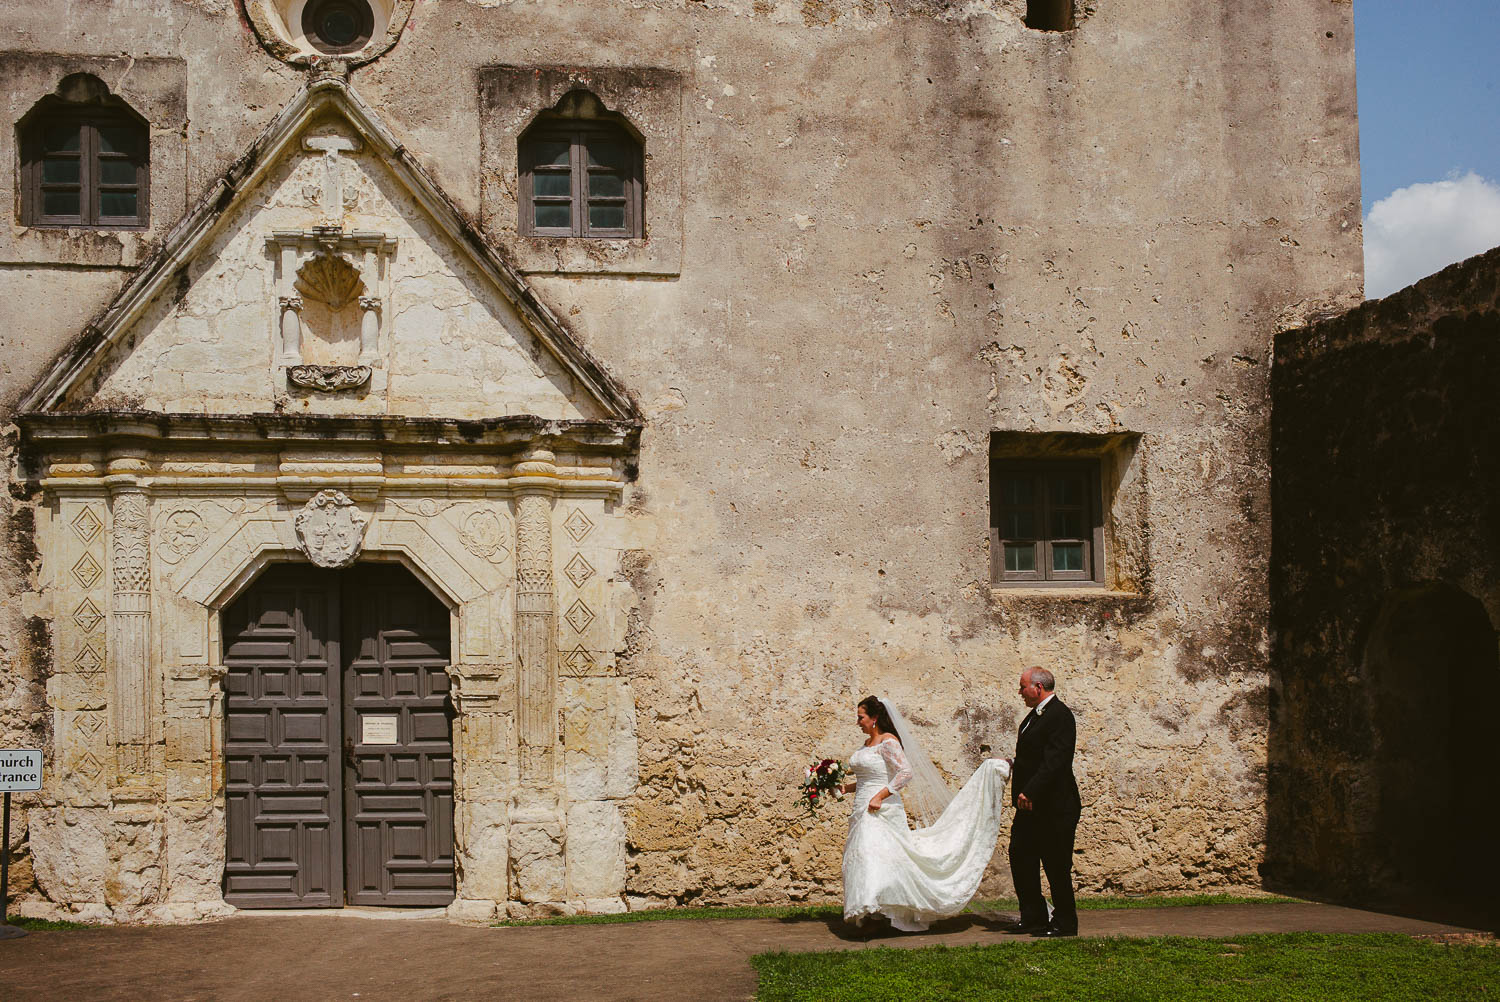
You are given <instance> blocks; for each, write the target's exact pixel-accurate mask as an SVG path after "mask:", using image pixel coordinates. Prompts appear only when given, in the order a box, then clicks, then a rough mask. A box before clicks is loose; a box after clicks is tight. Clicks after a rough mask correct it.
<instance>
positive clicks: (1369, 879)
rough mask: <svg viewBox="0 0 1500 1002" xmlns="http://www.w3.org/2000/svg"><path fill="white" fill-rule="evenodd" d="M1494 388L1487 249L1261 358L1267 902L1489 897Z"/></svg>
mask: <svg viewBox="0 0 1500 1002" xmlns="http://www.w3.org/2000/svg"><path fill="white" fill-rule="evenodd" d="M1497 372H1500V250H1494V251H1490V252H1489V253H1487V254H1483V255H1480V256H1478V257H1475V258H1471V259H1470V260H1468V261H1465V262H1463V263H1461V264H1456V265H1453V266H1452V267H1450V268H1447V269H1445V270H1443V271H1442V272H1439V273H1438V274H1436V275H1433V276H1430V277H1428V278H1425V279H1423V280H1422V281H1420V282H1418V283H1416V284H1415V285H1413V286H1411V287H1410V288H1407V289H1404V290H1402V291H1401V292H1398V293H1395V294H1393V295H1391V296H1388V297H1386V298H1385V299H1382V300H1380V301H1378V302H1367V303H1365V304H1364V305H1363V306H1361V307H1359V308H1358V309H1356V310H1352V311H1350V312H1348V313H1346V314H1344V315H1342V316H1338V317H1333V318H1329V319H1326V320H1322V321H1319V322H1317V323H1314V324H1310V325H1309V326H1307V327H1304V328H1300V329H1297V330H1292V331H1287V332H1285V333H1283V334H1281V335H1280V336H1279V337H1278V338H1277V339H1276V366H1275V369H1274V378H1273V381H1272V403H1273V407H1274V411H1273V416H1274V433H1273V437H1272V441H1273V460H1274V467H1273V468H1274V470H1275V471H1276V473H1275V477H1274V481H1273V499H1274V503H1275V506H1276V507H1275V511H1276V516H1275V520H1274V529H1275V538H1276V549H1275V559H1274V562H1273V565H1272V575H1273V576H1272V582H1273V590H1272V594H1273V597H1274V603H1273V606H1272V615H1273V624H1274V627H1275V646H1274V648H1273V652H1274V668H1275V685H1274V688H1273V704H1272V705H1273V710H1274V712H1273V715H1272V718H1271V732H1270V748H1269V757H1270V768H1271V774H1270V780H1271V782H1270V789H1269V810H1268V817H1269V832H1268V837H1267V847H1266V849H1267V857H1268V858H1267V869H1268V871H1269V873H1270V874H1271V876H1272V877H1273V878H1274V879H1275V880H1277V881H1279V882H1280V883H1281V884H1283V885H1284V886H1288V887H1295V888H1299V889H1302V890H1311V891H1313V892H1316V893H1319V894H1323V895H1330V896H1335V897H1341V898H1352V899H1355V900H1364V901H1369V900H1380V899H1389V898H1392V897H1401V898H1404V899H1405V900H1406V901H1407V902H1408V903H1409V902H1410V901H1411V900H1413V898H1414V897H1416V898H1417V899H1419V900H1422V899H1439V900H1443V901H1445V902H1447V905H1448V907H1450V908H1451V907H1454V906H1455V905H1457V904H1459V903H1462V902H1472V903H1474V904H1476V905H1479V906H1481V907H1483V908H1486V909H1492V908H1493V902H1494V901H1495V895H1496V894H1497V892H1500V872H1497V868H1496V865H1495V862H1494V853H1493V852H1492V851H1491V846H1492V845H1493V836H1494V831H1495V826H1496V823H1497V821H1500V818H1497V817H1496V806H1495V805H1496V804H1497V802H1500V798H1497V796H1496V794H1497V793H1500V790H1497V788H1496V785H1495V784H1496V780H1495V775H1494V769H1493V768H1492V766H1491V765H1490V763H1492V762H1493V758H1494V755H1493V745H1492V741H1491V739H1490V737H1489V735H1490V733H1491V724H1490V711H1491V708H1492V707H1493V706H1494V705H1495V701H1496V700H1497V699H1500V655H1497V646H1496V632H1495V628H1496V624H1500V568H1497V566H1496V560H1497V553H1500V548H1497V546H1496V545H1495V544H1496V543H1497V538H1496V525H1497V521H1496V515H1497V510H1496V500H1495V492H1494V484H1495V483H1496V482H1497V480H1500V469H1497V462H1496V453H1495V449H1494V441H1495V436H1496V435H1497V434H1500V427H1497V419H1496V417H1495V413H1494V408H1493V407H1492V405H1491V400H1492V399H1493V393H1492V390H1491V389H1490V388H1491V387H1492V386H1493V384H1494V380H1495V378H1496V375H1497ZM1433 845H1442V846H1444V847H1445V850H1444V852H1443V853H1442V858H1441V859H1439V860H1430V861H1429V862H1428V863H1427V864H1425V865H1424V864H1422V863H1421V862H1419V860H1420V857H1421V855H1422V854H1423V852H1424V851H1425V849H1426V848H1428V847H1431V846H1433Z"/></svg>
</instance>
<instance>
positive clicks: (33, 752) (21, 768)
mask: <svg viewBox="0 0 1500 1002" xmlns="http://www.w3.org/2000/svg"><path fill="white" fill-rule="evenodd" d="M41 788H42V753H41V751H40V750H38V749H35V748H15V749H4V750H0V793H26V792H29V791H32V790H40V789H41Z"/></svg>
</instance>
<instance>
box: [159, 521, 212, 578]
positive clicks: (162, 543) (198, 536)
mask: <svg viewBox="0 0 1500 1002" xmlns="http://www.w3.org/2000/svg"><path fill="white" fill-rule="evenodd" d="M156 538H157V544H156V553H157V556H159V557H161V559H162V560H164V561H165V562H167V563H169V564H175V563H177V562H178V561H180V560H182V559H183V558H184V557H187V556H190V555H191V554H192V553H193V552H194V551H196V550H197V549H198V547H200V546H202V545H203V541H204V540H205V539H207V538H208V529H207V527H206V526H205V525H204V524H203V516H202V515H200V514H198V512H196V511H195V510H193V509H192V508H178V509H176V510H175V511H172V512H169V513H168V514H167V516H166V517H165V518H163V519H162V521H161V524H160V528H159V530H158V532H157V537H156Z"/></svg>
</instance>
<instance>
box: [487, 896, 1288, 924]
mask: <svg viewBox="0 0 1500 1002" xmlns="http://www.w3.org/2000/svg"><path fill="white" fill-rule="evenodd" d="M1297 901H1298V899H1297V898H1283V897H1278V896H1275V895H1269V894H1262V895H1257V896H1253V897H1252V896H1249V895H1244V894H1179V895H1164V894H1163V895H1152V896H1150V897H1097V898H1079V899H1078V910H1079V911H1107V910H1110V909H1115V908H1183V907H1188V906H1191V905H1239V904H1246V903H1249V902H1254V903H1256V904H1265V903H1267V902H1281V903H1287V902H1297ZM1016 908H1017V905H1016V902H1015V900H1014V899H1013V898H1012V899H1007V898H994V899H990V900H982V901H975V902H973V903H972V904H970V905H969V907H968V908H966V909H964V910H965V911H969V912H1004V911H1012V912H1013V911H1015V910H1016ZM843 913H844V909H843V906H842V905H836V904H829V905H739V906H735V905H710V906H705V907H701V908H648V909H646V910H645V911H639V912H622V913H620V914H618V915H554V916H552V917H550V918H539V919H514V920H506V921H501V922H496V923H495V925H497V926H521V925H612V924H614V923H617V922H672V921H681V920H683V919H747V918H774V919H821V918H827V917H828V916H830V915H833V916H838V915H842V914H843Z"/></svg>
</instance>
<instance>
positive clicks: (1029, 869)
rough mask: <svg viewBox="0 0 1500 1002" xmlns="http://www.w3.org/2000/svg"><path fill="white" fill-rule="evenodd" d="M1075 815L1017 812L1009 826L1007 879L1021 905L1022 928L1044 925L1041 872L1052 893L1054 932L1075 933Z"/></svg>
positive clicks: (1045, 918) (1076, 830) (1076, 925)
mask: <svg viewBox="0 0 1500 1002" xmlns="http://www.w3.org/2000/svg"><path fill="white" fill-rule="evenodd" d="M1078 814H1079V811H1078V809H1077V808H1076V807H1075V808H1073V809H1072V810H1066V809H1065V810H1063V811H1061V812H1056V813H1054V812H1049V813H1046V814H1041V813H1038V812H1037V811H1022V810H1017V811H1016V812H1015V817H1014V819H1013V820H1012V821H1011V823H1010V879H1011V881H1012V883H1014V884H1015V886H1016V897H1017V898H1018V899H1020V902H1021V924H1022V925H1023V926H1027V927H1028V928H1036V929H1040V928H1042V927H1043V926H1046V925H1047V924H1048V923H1047V902H1046V900H1045V899H1044V898H1043V897H1042V875H1041V872H1040V871H1042V870H1045V871H1046V872H1047V886H1048V888H1049V889H1050V890H1051V891H1052V909H1053V915H1052V922H1051V925H1052V927H1053V928H1054V929H1061V930H1062V931H1063V932H1077V931H1078V906H1077V904H1076V902H1075V901H1074V899H1073V837H1074V835H1075V834H1077V832H1078Z"/></svg>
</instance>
